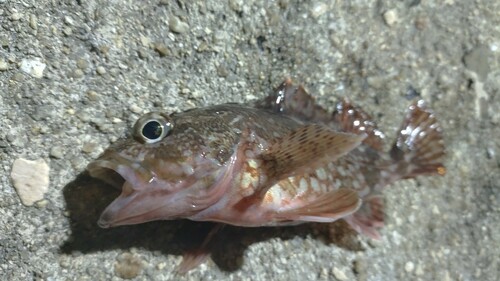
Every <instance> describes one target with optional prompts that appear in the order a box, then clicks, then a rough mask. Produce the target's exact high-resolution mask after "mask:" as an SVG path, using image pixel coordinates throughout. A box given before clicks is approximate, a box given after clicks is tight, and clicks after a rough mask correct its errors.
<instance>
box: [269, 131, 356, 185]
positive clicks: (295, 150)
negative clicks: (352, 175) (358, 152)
mask: <svg viewBox="0 0 500 281" xmlns="http://www.w3.org/2000/svg"><path fill="white" fill-rule="evenodd" d="M365 137H366V135H365V134H361V135H354V134H347V133H340V132H335V131H333V130H331V129H329V128H328V127H326V126H322V125H315V124H314V125H305V126H302V127H300V128H298V129H296V130H295V131H293V132H291V133H289V134H287V135H285V136H284V137H282V138H279V139H276V140H274V141H273V142H272V144H271V146H270V147H269V149H268V150H267V152H265V153H264V154H263V155H261V159H262V160H264V162H263V163H264V165H265V166H264V171H265V173H266V174H267V175H268V177H269V178H273V179H275V180H279V179H283V178H286V177H289V176H291V175H294V174H300V173H304V172H305V171H309V170H314V169H316V168H318V167H320V166H322V165H325V164H326V163H329V162H332V161H334V160H336V159H338V158H339V157H342V156H344V155H345V154H347V153H349V152H350V151H351V150H352V149H354V148H355V147H357V146H358V145H359V144H360V143H361V142H362V141H363V139H364V138H365Z"/></svg>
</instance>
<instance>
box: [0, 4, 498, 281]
mask: <svg viewBox="0 0 500 281" xmlns="http://www.w3.org/2000/svg"><path fill="white" fill-rule="evenodd" d="M498 11H500V2H499V1H496V0H482V1H481V0H479V1H453V0H447V1H414V0H412V1H410V0H408V1H396V0H387V1H367V0H356V1H319V2H318V1H292V0H278V1H238V0H232V1H211V0H207V1H159V0H158V1H133V0H123V1H105V0H87V1H49V0H37V1H29V0H28V1H13V0H7V1H3V0H0V124H1V125H0V126H1V128H2V130H1V131H0V164H1V169H2V172H0V180H1V183H0V192H1V196H0V276H2V279H5V280H120V279H122V278H132V279H133V280H492V281H493V280H499V279H500V271H499V268H500V247H499V245H500V207H499V206H500V189H499V183H500V111H499V110H498V108H500V49H499V46H500V39H499V38H500V17H499V16H498ZM288 76H289V77H292V78H293V79H294V81H296V82H298V83H302V84H303V85H304V86H305V88H306V89H307V90H308V91H309V92H310V93H312V94H313V95H314V96H315V97H316V98H317V101H318V103H320V104H321V105H323V106H325V107H328V108H332V107H333V105H334V104H335V101H336V100H338V99H339V98H340V97H343V96H347V97H349V98H350V99H351V100H352V101H353V102H354V103H356V104H358V105H360V106H362V107H363V108H364V109H365V110H366V111H367V112H370V113H371V114H372V116H374V119H375V120H376V121H377V123H378V124H379V126H380V128H381V129H382V130H383V131H384V132H385V133H386V134H387V136H388V138H389V139H390V140H389V141H388V142H387V144H388V145H389V144H390V143H391V141H392V137H394V133H393V132H395V130H396V129H397V127H398V126H399V123H400V122H401V120H402V117H403V112H404V110H405V108H406V106H407V105H409V104H410V99H412V98H415V97H420V98H423V99H425V100H426V101H427V102H428V103H429V105H430V106H431V107H432V108H433V109H434V110H435V112H436V115H437V117H438V118H439V120H441V123H442V126H443V128H444V132H445V141H446V147H447V152H448V154H447V161H446V166H447V169H448V173H447V174H446V176H444V177H421V178H417V179H415V180H406V181H401V182H398V183H397V184H395V185H394V186H391V187H390V188H388V189H387V190H386V191H385V198H386V206H387V208H386V218H387V224H386V226H385V228H384V229H383V230H382V235H383V239H382V240H381V241H372V240H369V239H367V238H364V237H358V236H355V235H352V233H350V232H349V231H347V230H345V228H343V227H345V225H343V224H342V223H340V224H336V226H337V227H336V228H332V229H333V230H332V229H328V228H326V227H325V226H322V225H304V226H298V227H289V228H264V229H263V228H257V229H240V228H233V227H227V228H225V229H224V230H223V231H222V233H221V234H220V236H219V238H218V241H219V242H218V243H217V245H216V247H214V249H213V250H212V260H211V261H209V262H207V263H205V264H203V265H202V266H200V267H199V268H196V269H195V270H193V271H192V272H189V273H188V274H187V275H184V276H178V275H176V274H175V272H174V268H175V266H176V265H177V264H178V263H179V262H180V259H181V256H182V252H183V251H185V250H186V249H189V248H191V247H193V246H194V245H196V244H197V243H200V241H201V240H202V239H203V234H204V233H206V232H207V231H208V230H209V229H210V225H209V224H201V223H192V222H187V221H175V222H153V223H148V224H144V225H139V226H133V227H121V228H116V229H106V230H103V229H99V228H98V227H97V225H96V220H97V217H98V215H99V213H100V211H101V210H102V209H103V208H104V206H105V205H106V204H107V203H108V202H109V201H110V200H111V199H112V198H113V197H114V196H116V190H114V189H112V188H109V187H107V186H105V185H103V184H102V183H100V182H98V181H96V180H93V179H90V178H89V177H88V175H86V174H85V173H84V169H85V166H86V164H87V163H89V162H90V161H92V159H95V158H96V157H97V156H98V155H99V153H101V152H102V151H103V150H104V149H105V148H106V147H107V146H108V145H109V144H110V143H112V142H113V141H115V140H116V139H118V138H119V137H120V136H122V135H123V134H125V133H126V132H127V130H128V129H129V128H130V127H131V126H132V124H133V122H134V121H135V120H136V119H137V118H138V117H139V116H140V115H141V114H142V113H144V112H147V111H150V110H164V111H167V112H172V111H179V110H187V109H189V108H194V107H199V106H205V105H209V104H217V103H224V102H247V101H252V100H254V99H258V98H261V97H263V96H265V95H266V94H267V93H269V91H270V90H271V89H272V88H274V87H276V86H277V85H278V84H279V83H280V82H281V81H282V80H283V79H284V78H285V77H288ZM21 158H22V159H27V160H37V159H43V160H44V162H45V163H47V164H48V165H49V167H50V173H49V179H50V182H49V187H48V190H47V191H46V193H44V195H43V198H44V199H43V200H42V201H39V202H38V203H35V204H34V205H32V206H25V205H23V204H22V202H21V199H20V197H19V196H18V194H17V193H16V190H15V188H14V186H13V183H12V180H11V178H10V174H11V172H12V168H13V163H14V161H15V160H16V159H21Z"/></svg>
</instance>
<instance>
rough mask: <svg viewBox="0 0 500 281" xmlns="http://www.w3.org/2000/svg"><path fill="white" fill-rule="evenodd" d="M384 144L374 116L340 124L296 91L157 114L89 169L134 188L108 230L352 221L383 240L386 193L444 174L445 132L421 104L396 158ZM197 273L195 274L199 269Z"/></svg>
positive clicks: (104, 219) (346, 112)
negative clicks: (187, 222)
mask: <svg viewBox="0 0 500 281" xmlns="http://www.w3.org/2000/svg"><path fill="white" fill-rule="evenodd" d="M158 124H162V126H159V125H158ZM383 141H384V135H383V134H382V133H381V132H380V131H379V130H378V129H377V128H376V125H375V123H374V122H373V121H372V120H371V118H370V116H369V115H368V114H366V113H365V112H363V111H362V110H361V109H359V108H357V107H355V106H353V105H351V104H350V102H349V101H347V100H344V101H342V102H340V103H339V104H338V105H337V108H336V110H335V112H334V113H333V114H330V113H328V112H327V111H326V110H324V109H323V108H321V107H319V106H317V105H316V104H315V103H314V99H313V98H312V97H311V96H309V95H308V94H307V93H306V92H305V91H304V89H303V88H302V87H300V86H299V87H294V86H293V85H292V84H291V81H289V80H287V81H285V82H284V83H283V84H282V85H281V86H280V87H278V89H277V90H276V91H275V92H274V93H273V94H272V95H270V96H269V97H268V98H266V99H264V100H262V101H261V102H258V103H257V104H256V106H255V107H249V106H244V105H240V104H223V105H215V106H210V107H206V108H197V109H192V110H188V111H185V112H180V113H173V114H170V115H168V114H164V113H150V114H146V115H144V116H143V117H141V118H140V119H139V120H138V121H137V123H136V125H135V126H134V130H133V134H132V136H130V137H128V138H125V139H123V140H120V141H118V142H117V143H116V144H114V145H112V146H111V147H110V148H108V149H107V150H106V151H105V152H104V153H103V155H101V156H100V157H99V159H98V160H96V161H95V162H93V163H91V164H90V165H89V167H88V170H89V172H90V174H91V175H93V176H95V177H99V178H101V179H103V180H105V181H107V182H109V183H111V184H114V185H116V186H118V187H120V186H121V185H123V186H122V187H121V188H122V194H121V195H120V197H118V198H117V199H116V200H115V201H114V202H113V203H112V204H111V205H110V206H108V208H107V209H106V210H105V211H104V212H103V214H102V216H101V219H100V220H99V224H100V225H101V226H102V227H110V226H117V225H125V224H136V223H142V222H146V221H151V220H166V219H177V218H188V219H191V220H198V221H216V222H222V223H226V224H233V225H239V226H265V225H267V226H273V225H288V224H297V223H302V222H308V221H314V222H333V221H335V220H337V219H340V218H343V219H345V220H346V221H347V222H348V223H349V224H350V225H351V226H352V227H353V228H354V229H356V230H357V231H358V232H361V233H364V234H366V235H369V236H370V237H373V238H378V237H379V234H378V232H377V230H376V228H378V227H381V226H382V225H383V203H382V199H381V196H380V191H381V190H382V188H383V187H384V186H386V185H388V184H390V183H392V182H394V181H395V180H398V179H402V178H409V177H414V176H416V175H420V174H444V171H445V170H444V167H443V165H442V164H441V162H442V158H443V156H444V147H443V144H442V137H441V129H440V127H439V125H438V123H437V121H436V119H435V117H434V115H433V113H432V112H431V111H430V110H428V109H426V107H425V105H424V104H423V102H421V101H419V102H416V103H414V104H412V105H411V106H410V108H409V110H408V113H407V116H406V117H405V119H404V122H403V124H402V126H401V129H400V131H399V134H398V136H397V138H396V141H395V144H394V146H393V148H392V149H391V151H390V152H389V153H387V152H383V151H382V147H383ZM190 263H191V264H190V265H187V266H185V268H184V269H189V268H190V267H192V266H194V265H195V264H197V263H199V260H198V261H193V260H191V261H190Z"/></svg>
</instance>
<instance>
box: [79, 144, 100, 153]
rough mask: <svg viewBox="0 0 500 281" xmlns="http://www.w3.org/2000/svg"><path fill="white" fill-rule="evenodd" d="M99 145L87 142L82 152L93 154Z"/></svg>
mask: <svg viewBox="0 0 500 281" xmlns="http://www.w3.org/2000/svg"><path fill="white" fill-rule="evenodd" d="M96 148H97V144H96V143H94V142H85V143H84V144H83V146H82V151H83V152H85V153H89V154H90V153H92V152H94V151H95V150H96Z"/></svg>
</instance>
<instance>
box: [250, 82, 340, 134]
mask: <svg viewBox="0 0 500 281" xmlns="http://www.w3.org/2000/svg"><path fill="white" fill-rule="evenodd" d="M256 106H257V107H259V108H265V109H269V110H271V111H273V112H276V113H283V114H285V115H288V116H293V117H296V118H299V119H301V120H304V121H314V122H322V123H325V124H326V123H328V122H329V121H330V119H331V116H330V114H329V113H328V111H326V110H325V109H324V108H322V107H321V106H319V105H318V104H317V103H316V101H315V99H314V97H312V96H311V95H309V94H308V93H307V92H306V90H305V89H304V87H303V86H302V85H299V86H294V85H293V83H292V80H291V79H290V78H287V79H286V80H285V81H283V83H281V84H280V85H279V86H278V88H276V89H275V90H274V91H273V92H272V93H271V94H270V95H269V96H267V97H266V98H265V99H264V100H262V101H258V102H257V104H256Z"/></svg>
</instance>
